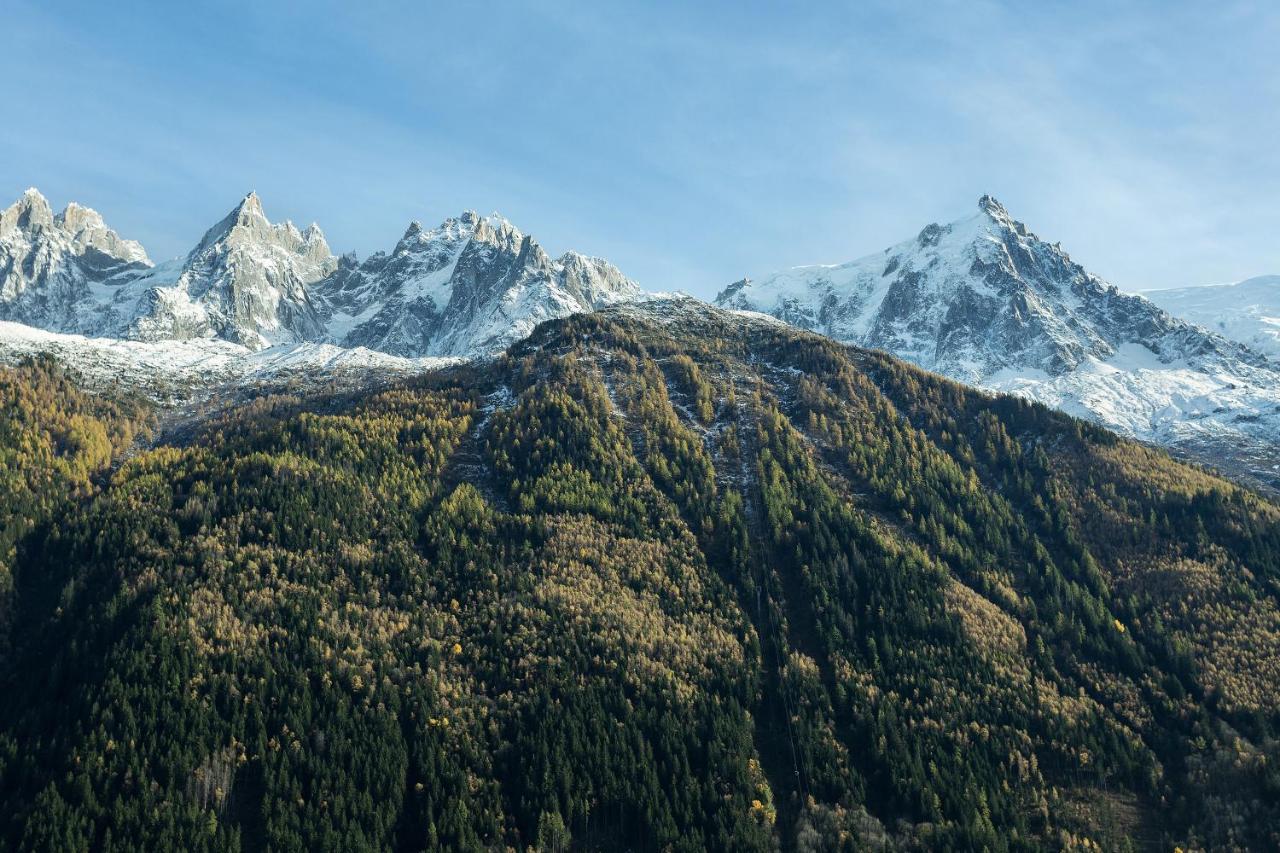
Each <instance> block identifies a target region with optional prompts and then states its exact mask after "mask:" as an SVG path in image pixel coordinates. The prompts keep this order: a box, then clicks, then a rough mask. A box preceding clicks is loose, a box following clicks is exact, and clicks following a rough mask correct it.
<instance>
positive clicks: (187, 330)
mask: <svg viewBox="0 0 1280 853" xmlns="http://www.w3.org/2000/svg"><path fill="white" fill-rule="evenodd" d="M337 266H338V261H337V259H336V258H335V257H334V256H333V253H332V252H330V251H329V245H328V243H326V242H325V239H324V234H322V233H321V232H320V228H319V227H318V226H316V225H311V226H310V227H308V228H307V229H306V230H305V231H299V230H298V229H297V228H296V227H295V226H294V225H293V223H292V222H284V223H282V224H278V225H275V224H272V223H271V222H269V221H268V220H267V217H266V216H265V215H264V214H263V212H262V203H261V202H260V201H259V200H258V196H257V195H256V194H255V193H250V194H249V195H247V196H245V198H244V200H243V201H241V202H240V204H239V205H237V206H236V208H235V209H234V210H233V211H231V213H229V214H228V215H227V216H226V218H224V219H223V220H222V221H221V222H219V223H218V224H217V225H215V226H213V227H212V228H210V229H209V231H208V232H207V233H206V234H205V235H204V239H202V240H201V241H200V243H199V245H197V246H196V247H195V248H194V249H193V250H192V251H191V254H189V255H188V256H187V258H186V261H185V262H184V263H183V265H182V269H181V272H180V273H179V275H178V278H177V280H176V281H175V282H174V283H173V284H171V285H169V284H161V285H158V286H155V287H150V288H148V289H146V290H145V291H144V292H143V294H142V295H141V299H140V302H139V305H138V309H137V311H136V312H135V316H134V319H133V321H132V322H131V323H130V324H129V327H128V329H127V330H126V337H129V338H132V339H134V340H143V341H149V340H175V339H176V340H184V339H187V338H201V337H217V338H222V339H224V340H228V341H232V342H234V343H238V344H241V345H243V346H246V347H248V348H249V349H263V348H265V347H268V346H271V345H274V344H284V343H298V342H301V341H312V340H317V339H319V338H320V337H322V336H323V334H324V329H323V327H322V325H321V323H320V319H319V316H318V314H317V312H316V308H315V305H314V304H313V303H312V300H311V296H310V293H309V292H308V287H309V286H310V285H313V284H315V283H316V282H318V281H320V280H321V279H323V278H325V277H327V276H328V275H330V274H331V273H333V272H334V270H336V269H337Z"/></svg>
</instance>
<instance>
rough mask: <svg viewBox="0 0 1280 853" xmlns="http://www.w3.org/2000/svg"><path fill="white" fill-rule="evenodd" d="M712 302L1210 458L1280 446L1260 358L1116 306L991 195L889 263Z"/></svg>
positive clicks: (1279, 386)
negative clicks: (1242, 448) (1240, 447)
mask: <svg viewBox="0 0 1280 853" xmlns="http://www.w3.org/2000/svg"><path fill="white" fill-rule="evenodd" d="M716 302H717V304H719V305H721V306H724V307H727V308H733V309H746V310H751V311H759V312H763V313H767V314H771V315H772V316H774V317H777V318H778V319H781V320H784V321H786V322H788V323H791V324H793V325H796V326H800V327H802V328H806V329H812V330H814V331H819V332H822V333H824V334H827V335H830V336H831V337H833V338H836V339H837V340H840V341H844V342H847V343H854V344H858V345H860V346H866V347H873V348H876V349H883V350H886V351H888V352H890V353H892V354H894V355H897V356H900V357H902V358H905V359H907V360H909V361H912V362H914V363H915V364H918V365H920V366H922V367H925V368H927V369H930V370H935V371H937V372H939V373H942V374H944V375H947V376H950V377H952V378H954V379H959V380H961V381H964V382H969V383H971V384H976V385H979V386H981V387H985V388H988V389H991V390H998V391H1014V392H1017V393H1020V394H1022V395H1024V396H1027V397H1030V398H1033V399H1037V400H1040V401H1041V402H1045V403H1048V404H1050V405H1053V406H1055V407H1057V408H1061V409H1064V410H1066V411H1068V412H1071V413H1072V414H1076V415H1081V416H1085V417H1089V418H1092V419H1093V420H1096V421H1099V422H1101V423H1103V424H1105V425H1106V426H1109V427H1111V428H1113V429H1116V430H1118V431H1120V432H1122V433H1125V434H1128V435H1132V436H1135V437H1139V438H1144V439H1149V440H1155V441H1160V442H1162V443H1166V444H1173V445H1185V446H1188V447H1189V448H1191V447H1195V448H1203V445H1205V444H1206V443H1208V445H1209V446H1210V448H1211V449H1213V450H1214V452H1216V450H1217V449H1221V448H1229V447H1232V446H1235V445H1237V444H1239V443H1241V442H1244V444H1245V445H1247V446H1248V447H1250V448H1252V449H1253V450H1260V449H1261V448H1264V447H1267V446H1272V443H1273V442H1274V440H1275V439H1276V437H1277V435H1280V422H1278V421H1277V418H1276V406H1277V404H1280V371H1278V370H1277V369H1276V368H1275V367H1274V366H1273V365H1272V364H1271V363H1270V362H1268V361H1267V360H1266V359H1265V358H1264V357H1262V356H1261V355H1259V354H1257V353H1255V352H1253V351H1252V350H1250V349H1248V348H1247V347H1245V346H1243V345H1240V344H1238V343H1235V342H1232V341H1228V340H1226V339H1224V338H1222V337H1219V336H1217V335H1214V334H1212V333H1209V332H1207V331H1205V330H1204V329H1201V328H1199V327H1196V326H1193V325H1191V324H1189V323H1187V322H1184V321H1182V320H1179V319H1177V318H1175V317H1173V316H1172V315H1170V314H1169V313H1167V312H1165V311H1163V310H1161V309H1160V308H1159V307H1157V306H1156V305H1154V304H1152V303H1151V302H1149V301H1147V300H1146V299H1143V298H1142V297H1139V296H1133V295H1129V294H1125V293H1121V292H1120V291H1119V290H1117V289H1116V288H1115V287H1114V286H1112V285H1110V284H1108V283H1107V282H1105V281H1103V280H1102V279H1100V278H1098V277H1097V276H1095V275H1093V274H1092V273H1090V272H1089V271H1087V270H1085V269H1084V268H1083V267H1081V266H1080V265H1079V264H1076V263H1075V262H1073V261H1072V260H1071V258H1070V256H1069V255H1068V254H1067V253H1066V252H1065V251H1063V249H1062V248H1061V247H1060V246H1058V245H1056V244H1050V243H1048V242H1046V241H1044V240H1042V239H1040V238H1039V237H1038V236H1036V234H1034V233H1033V232H1031V231H1030V230H1029V229H1028V228H1027V227H1026V226H1025V225H1023V224H1022V223H1021V222H1019V221H1017V220H1016V219H1014V218H1013V217H1012V216H1011V215H1010V214H1009V213H1008V211H1007V210H1006V209H1005V208H1004V206H1003V205H1001V204H1000V203H999V202H998V201H996V200H995V199H994V198H993V197H991V196H983V197H982V198H981V199H980V200H979V202H978V210H977V212H976V213H974V214H973V215H971V216H969V217H967V218H965V219H960V220H958V221H956V222H952V223H950V224H946V225H939V224H930V225H927V226H925V227H924V228H923V229H922V230H921V231H920V233H919V234H918V235H916V236H915V237H914V238H913V239H911V240H907V241H905V242H903V243H900V244H898V245H896V246H893V247H890V248H888V249H886V250H884V251H883V252H879V253H876V254H874V255H870V256H867V257H864V258H861V259H859V260H856V261H852V262H849V263H845V264H839V265H835V266H808V267H796V268H793V269H789V270H783V271H781V272H775V273H771V274H768V275H764V276H760V277H758V278H752V279H744V280H742V281H739V282H737V283H735V284H732V285H730V286H729V287H727V288H725V290H724V291H722V292H721V293H720V295H719V296H718V297H717V298H716ZM1248 452H1252V451H1248Z"/></svg>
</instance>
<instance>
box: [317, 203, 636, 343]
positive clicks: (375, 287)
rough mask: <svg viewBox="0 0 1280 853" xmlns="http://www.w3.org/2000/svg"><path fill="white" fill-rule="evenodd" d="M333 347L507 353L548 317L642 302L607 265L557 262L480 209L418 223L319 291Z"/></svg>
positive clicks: (569, 257)
mask: <svg viewBox="0 0 1280 853" xmlns="http://www.w3.org/2000/svg"><path fill="white" fill-rule="evenodd" d="M317 292H318V293H319V294H320V299H321V300H322V301H323V303H324V305H325V309H326V311H327V312H328V330H329V336H330V339H331V340H332V342H333V343H336V344H340V345H342V346H365V347H369V348H370V349H375V350H380V351H383V352H388V353H392V354H395V355H402V356H420V355H471V354H475V353H477V352H485V353H488V352H498V351H500V350H502V349H505V348H506V347H507V346H508V345H510V344H511V343H514V342H515V341H517V340H520V339H521V338H524V337H526V336H527V335H528V334H529V333H530V332H532V331H533V328H534V326H536V325H537V324H538V323H540V322H542V321H543V320H548V319H552V318H554V317H564V316H567V315H569V314H574V313H578V312H581V311H593V310H596V309H598V308H603V307H605V306H608V305H613V304H616V303H618V302H621V301H626V300H631V299H636V298H639V297H640V296H641V295H642V294H643V292H642V291H641V289H640V287H639V285H637V284H636V283H635V282H633V281H631V280H630V279H628V278H626V277H625V276H624V275H623V274H622V273H621V272H620V271H619V270H618V269H617V268H616V267H614V266H613V265H611V264H609V263H607V262H605V261H602V260H600V259H598V258H587V257H585V256H583V255H580V254H578V253H576V252H568V253H566V254H564V255H562V256H561V257H559V258H556V259H553V258H551V257H550V256H549V255H548V254H547V253H546V252H545V251H544V250H543V248H542V247H541V246H540V245H539V244H538V243H537V242H536V241H535V240H534V239H533V238H532V237H529V236H527V235H525V234H522V233H521V232H520V230H519V229H517V228H516V227H515V226H514V225H512V224H511V223H510V222H508V221H507V220H506V219H504V218H502V217H501V216H499V215H498V214H493V215H490V216H487V217H481V216H480V215H478V214H477V213H475V212H474V211H466V212H464V213H463V214H462V215H461V216H458V217H452V218H449V219H446V220H445V221H444V222H442V223H441V224H440V225H439V226H438V227H437V228H434V229H431V230H429V231H428V230H424V229H423V227H422V225H421V224H420V223H418V222H412V223H410V225H409V227H408V229H407V230H406V231H405V233H404V236H403V237H401V238H400V241H399V242H398V243H397V244H396V246H395V248H394V249H392V250H391V252H390V253H384V252H379V253H377V254H375V255H373V256H372V257H370V258H369V259H368V260H366V261H365V262H364V263H362V264H356V263H354V261H352V262H348V263H344V265H343V267H342V268H340V269H339V270H338V272H337V273H336V274H335V275H334V276H332V277H331V278H330V279H328V280H326V281H325V282H323V283H322V284H321V285H320V286H319V287H318V288H317Z"/></svg>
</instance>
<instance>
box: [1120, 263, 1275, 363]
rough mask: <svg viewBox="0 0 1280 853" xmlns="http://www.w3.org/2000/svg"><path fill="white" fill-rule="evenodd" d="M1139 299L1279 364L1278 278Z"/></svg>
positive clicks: (1161, 292) (1149, 293)
mask: <svg viewBox="0 0 1280 853" xmlns="http://www.w3.org/2000/svg"><path fill="white" fill-rule="evenodd" d="M1142 295H1143V296H1145V297H1146V298H1147V299H1150V300H1151V301H1152V302H1154V303H1155V304H1157V305H1159V306H1160V307H1161V308H1163V309H1164V310H1166V311H1168V312H1169V313H1170V314H1172V315H1174V316H1175V317H1180V318H1182V319H1183V320H1186V321H1187V322H1189V323H1195V324H1196V325H1197V326H1203V327H1204V328H1206V329H1209V330H1210V331H1213V332H1217V333H1218V334H1220V335H1222V336H1223V337H1227V338H1231V339H1232V340H1236V341H1240V342H1242V343H1244V344H1247V345H1248V346H1249V348H1250V349H1253V350H1256V351H1258V352H1260V353H1263V354H1265V355H1267V356H1269V357H1271V358H1272V359H1275V360H1277V361H1280V275H1264V276H1258V277H1257V278H1249V279H1245V280H1244V281H1240V282H1236V283H1235V284H1218V285H1204V286H1201V287H1179V288H1174V289H1171V290H1147V291H1143V292H1142Z"/></svg>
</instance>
